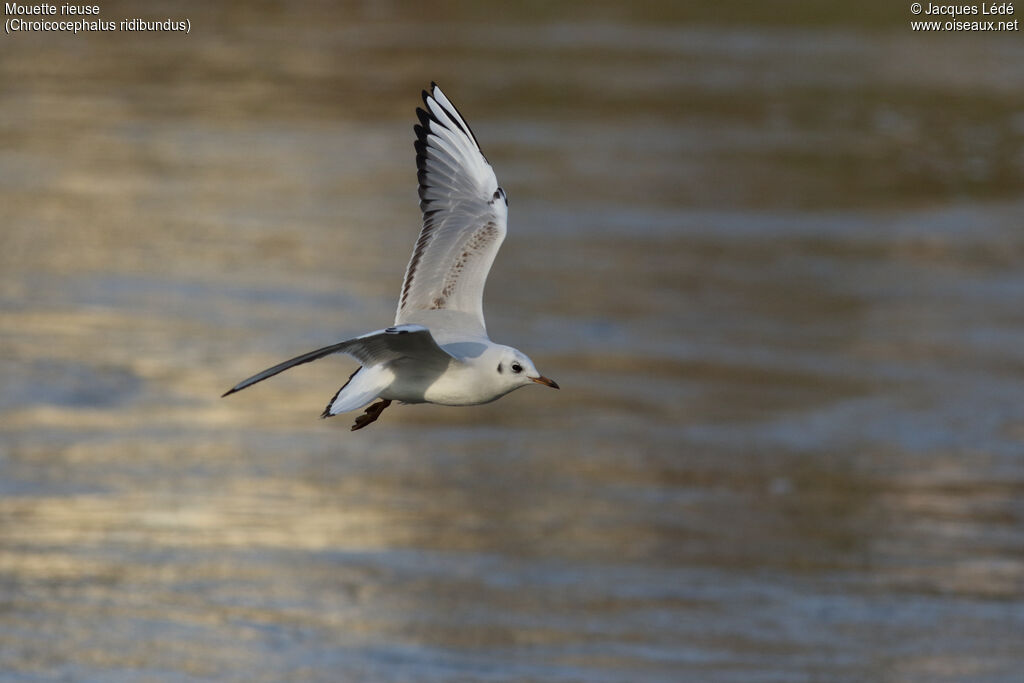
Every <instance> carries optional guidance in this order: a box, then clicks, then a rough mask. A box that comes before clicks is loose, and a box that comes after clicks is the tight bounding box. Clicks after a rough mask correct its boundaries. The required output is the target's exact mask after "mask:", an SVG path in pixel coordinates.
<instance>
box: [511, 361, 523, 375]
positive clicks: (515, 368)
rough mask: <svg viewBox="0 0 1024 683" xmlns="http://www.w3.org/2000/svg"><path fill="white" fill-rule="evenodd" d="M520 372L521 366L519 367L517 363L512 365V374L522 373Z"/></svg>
mask: <svg viewBox="0 0 1024 683" xmlns="http://www.w3.org/2000/svg"><path fill="white" fill-rule="evenodd" d="M522 371H523V366H522V365H520V364H519V363H513V364H512V372H515V373H519V372H522Z"/></svg>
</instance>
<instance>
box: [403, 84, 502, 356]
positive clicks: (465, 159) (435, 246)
mask: <svg viewBox="0 0 1024 683" xmlns="http://www.w3.org/2000/svg"><path fill="white" fill-rule="evenodd" d="M430 90H431V91H430V93H427V92H424V93H423V103H424V107H425V109H417V110H416V113H417V115H418V116H419V120H420V124H419V125H417V126H416V127H415V130H416V166H417V169H418V173H417V177H418V179H419V196H420V210H421V211H422V212H423V228H422V230H421V231H420V235H419V239H417V241H416V246H415V249H414V250H413V254H412V258H411V259H410V260H409V266H408V268H407V269H406V272H405V280H404V282H403V283H402V292H401V296H400V297H399V301H398V312H397V314H396V316H395V322H396V323H413V322H415V323H421V324H424V325H427V326H429V327H430V329H431V330H433V332H434V334H435V335H437V336H438V338H440V339H442V341H448V339H450V338H462V337H466V336H470V337H486V336H487V329H486V325H485V323H484V314H483V291H484V284H485V283H486V280H487V274H488V272H490V269H491V264H493V263H494V257H495V256H496V255H497V253H498V248H499V247H500V246H501V243H502V242H503V241H504V239H505V233H506V223H507V218H508V201H507V199H506V196H505V191H504V190H502V189H501V188H500V187H498V179H497V177H496V176H495V175H494V169H492V168H491V165H490V164H489V163H487V159H486V158H485V157H484V155H483V152H481V151H480V146H479V144H477V140H476V136H474V135H473V131H472V130H470V128H469V124H467V123H466V121H465V119H463V118H462V115H461V114H459V111H458V110H457V109H456V108H455V106H454V105H453V104H452V103H451V102H450V101H449V100H448V98H447V97H445V95H444V93H443V92H441V89H440V88H438V87H437V85H436V84H433V83H432V84H431V89H430Z"/></svg>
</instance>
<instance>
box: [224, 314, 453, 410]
mask: <svg viewBox="0 0 1024 683" xmlns="http://www.w3.org/2000/svg"><path fill="white" fill-rule="evenodd" d="M334 353H345V354H348V355H349V356H352V357H353V358H355V359H356V360H358V361H359V362H360V363H361V364H362V365H377V364H379V363H387V362H389V361H394V360H398V359H399V358H414V359H417V360H419V361H421V362H423V363H428V364H437V365H447V364H448V361H450V360H451V359H452V356H451V355H449V354H448V353H447V352H446V351H445V350H444V349H442V348H441V347H440V346H438V345H437V342H436V341H434V337H433V336H432V335H431V334H430V330H428V329H427V328H426V327H423V326H422V325H396V326H395V327H389V328H387V329H386V330H378V331H377V332H371V333H369V334H364V335H363V336H361V337H355V338H354V339H348V340H346V341H343V342H338V343H337V344H331V345H330V346H325V347H323V348H322V349H317V350H315V351H310V352H308V353H304V354H302V355H301V356H296V357H295V358H291V359H289V360H286V361H284V362H283V363H278V364H277V365H275V366H274V367H272V368H267V369H266V370H264V371H263V372H259V373H257V374H255V375H253V376H252V377H250V378H248V379H245V380H242V381H241V382H239V383H238V384H236V385H235V386H233V387H231V388H230V389H229V390H228V391H226V392H224V394H223V396H229V395H231V394H233V393H235V392H236V391H241V390H242V389H245V388H246V387H251V386H252V385H253V384H256V383H257V382H262V381H263V380H265V379H268V378H270V377H273V376H274V375H277V374H279V373H282V372H284V371H285V370H288V369H290V368H294V367H295V366H296V365H302V364H303V363H309V362H312V361H315V360H318V359H320V358H323V357H324V356H330V355H331V354H334ZM223 396H222V398H223Z"/></svg>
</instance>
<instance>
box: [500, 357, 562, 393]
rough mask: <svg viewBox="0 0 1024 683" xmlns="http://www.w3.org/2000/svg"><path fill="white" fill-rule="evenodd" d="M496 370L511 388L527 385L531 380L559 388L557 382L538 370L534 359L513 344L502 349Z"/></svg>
mask: <svg viewBox="0 0 1024 683" xmlns="http://www.w3.org/2000/svg"><path fill="white" fill-rule="evenodd" d="M494 372H495V373H496V374H497V375H498V377H499V378H500V379H499V381H501V382H502V383H504V384H507V385H508V386H509V387H511V389H515V388H518V387H522V386H526V385H527V384H530V383H531V382H535V383H537V384H543V385H544V386H546V387H551V388H552V389H557V388H558V383H557V382H555V381H554V380H553V379H548V378H547V377H545V376H544V375H542V374H540V373H539V372H537V368H536V367H534V365H533V361H532V360H530V359H529V358H528V357H527V355H526V354H525V353H523V352H522V351H520V350H519V349H513V348H512V347H511V346H506V347H504V348H503V349H502V350H501V354H500V355H499V357H498V362H497V364H496V367H495V368H494Z"/></svg>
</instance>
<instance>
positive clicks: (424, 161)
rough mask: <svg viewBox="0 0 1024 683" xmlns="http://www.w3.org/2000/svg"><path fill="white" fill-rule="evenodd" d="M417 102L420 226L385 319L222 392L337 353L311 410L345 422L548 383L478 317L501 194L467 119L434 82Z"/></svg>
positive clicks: (494, 249) (500, 225)
mask: <svg viewBox="0 0 1024 683" xmlns="http://www.w3.org/2000/svg"><path fill="white" fill-rule="evenodd" d="M423 105H424V108H422V109H421V108H417V109H416V115H417V116H418V117H419V121H420V122H419V124H417V125H416V126H414V128H413V130H414V131H415V132H416V143H415V147H416V168H417V174H416V175H417V178H418V179H419V197H420V210H421V211H422V212H423V227H422V229H421V230H420V234H419V238H418V239H417V240H416V246H415V248H414V249H413V252H412V258H410V259H409V265H408V267H407V268H406V271H405V280H404V281H403V283H402V289H401V293H400V295H399V298H398V311H397V313H396V314H395V324H394V325H393V326H392V327H388V328H386V329H383V330H377V331H376V332H370V333H369V334H364V335H362V336H360V337H355V338H353V339H348V340H346V341H343V342H338V343H337V344H331V345H330V346H325V347H323V348H322V349H317V350H315V351H310V352H308V353H304V354H302V355H301V356H296V357H295V358H292V359H290V360H286V361H284V362H283V363H278V364H277V365H275V366H274V367H272V368H267V369H266V370H264V371H263V372H260V373H257V374H255V375H253V376H252V377H250V378H249V379H246V380H242V381H241V382H239V383H238V384H236V385H235V386H233V387H232V388H231V389H229V390H228V391H227V392H225V393H224V396H229V395H230V394H233V393H235V392H236V391H241V390H242V389H245V388H246V387H251V386H252V385H253V384H256V383H257V382H262V381H263V380H265V379H268V378H270V377H273V376H274V375H276V374H278V373H281V372H284V371H285V370H288V369H289V368H293V367H295V366H296V365H302V364H303V363H309V362H311V361H314V360H317V359H320V358H323V357H325V356H329V355H331V354H335V353H344V354H347V355H349V356H351V357H352V358H355V359H356V360H357V361H359V363H360V368H359V369H358V370H356V371H355V372H354V373H353V374H352V376H351V377H349V379H348V382H346V383H345V385H344V386H342V387H341V389H339V390H338V393H336V394H335V395H334V398H332V399H331V401H330V403H328V404H327V407H326V408H325V409H324V412H323V414H322V415H321V417H331V416H333V415H337V414H339V413H344V412H348V411H352V410H358V409H360V408H363V407H365V406H367V405H368V404H370V403H372V402H373V401H375V400H376V399H380V401H379V402H377V403H374V404H373V405H371V406H370V407H368V408H366V411H365V412H364V413H363V414H362V415H360V416H358V417H357V418H356V421H355V424H354V425H352V430H353V431H355V430H357V429H362V428H363V427H366V426H367V425H369V424H371V423H372V422H374V421H375V420H376V419H377V418H379V417H380V415H381V413H382V412H383V411H384V409H385V408H387V407H388V406H390V405H391V403H392V401H398V402H400V403H437V404H440V405H446V406H470V405H479V404H481V403H489V402H491V401H494V400H497V399H499V398H501V397H502V396H504V395H505V394H507V393H509V392H511V391H513V390H515V389H518V388H519V387H523V386H526V385H528V384H533V383H536V384H543V385H545V386H548V387H551V388H553V389H557V388H558V384H557V383H556V382H555V381H554V380H551V379H548V378H547V377H545V376H544V375H542V374H540V373H539V372H537V368H536V367H534V364H533V361H531V360H530V359H529V358H528V357H527V356H526V354H524V353H523V352H522V351H519V350H518V349H514V348H512V347H511V346H505V345H503V344H495V343H494V342H492V341H491V340H490V338H489V337H488V336H487V328H486V326H485V324H484V313H483V293H484V284H485V282H486V280H487V273H488V272H489V271H490V270H491V264H493V263H494V257H495V255H497V253H498V248H499V247H500V246H501V243H502V242H503V241H504V240H505V232H506V227H505V226H506V222H507V218H508V197H507V196H506V195H505V190H503V189H501V187H499V186H498V179H497V177H496V176H495V175H494V169H493V168H491V165H490V164H489V163H488V161H487V158H486V157H484V155H483V152H481V151H480V145H479V143H477V140H476V136H475V135H473V131H472V130H471V129H470V127H469V124H467V123H466V120H465V119H464V118H463V117H462V115H461V114H460V113H459V110H458V109H456V108H455V105H453V104H452V103H451V102H450V101H449V100H448V98H447V97H445V95H444V93H443V92H441V89H440V88H439V87H437V84H436V83H431V84H430V92H429V93H428V92H427V91H425V90H424V91H423Z"/></svg>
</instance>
